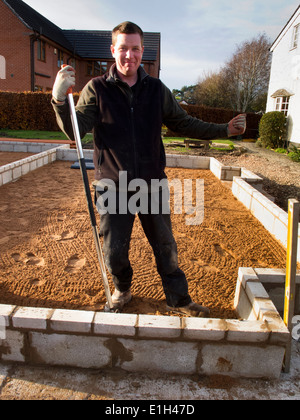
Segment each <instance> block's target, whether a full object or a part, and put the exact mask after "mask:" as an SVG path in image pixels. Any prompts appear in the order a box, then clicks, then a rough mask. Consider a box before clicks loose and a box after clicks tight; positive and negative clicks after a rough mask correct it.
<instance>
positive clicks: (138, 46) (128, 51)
mask: <svg viewBox="0 0 300 420" xmlns="http://www.w3.org/2000/svg"><path fill="white" fill-rule="evenodd" d="M111 52H112V55H113V57H114V58H115V60H116V65H117V70H118V71H119V72H120V73H121V74H122V75H123V76H125V77H132V76H134V75H136V73H137V70H138V68H139V66H140V65H141V62H142V58H143V52H144V47H143V46H142V41H141V37H140V35H139V34H119V35H118V37H117V42H116V44H115V45H112V46H111Z"/></svg>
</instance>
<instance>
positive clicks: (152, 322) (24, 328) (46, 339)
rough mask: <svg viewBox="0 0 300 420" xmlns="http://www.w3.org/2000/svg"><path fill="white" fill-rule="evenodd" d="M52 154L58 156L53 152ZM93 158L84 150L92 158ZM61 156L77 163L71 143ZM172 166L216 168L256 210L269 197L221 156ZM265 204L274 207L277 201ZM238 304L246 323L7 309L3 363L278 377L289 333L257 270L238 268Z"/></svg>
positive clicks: (0, 313) (170, 161)
mask: <svg viewBox="0 0 300 420" xmlns="http://www.w3.org/2000/svg"><path fill="white" fill-rule="evenodd" d="M49 153H50V155H52V154H53V159H54V152H52V151H50V152H49ZM92 153H93V152H92V151H85V156H86V158H91V157H92ZM44 157H45V156H43V159H44ZM55 158H57V159H61V160H69V161H75V160H77V153H76V150H69V145H67V146H62V147H60V148H57V149H55ZM37 159H41V156H39V157H37ZM40 163H41V162H40ZM23 164H28V162H23ZM167 165H168V166H173V167H186V168H193V169H210V170H212V171H213V173H214V174H215V175H216V176H217V177H218V178H219V179H221V180H227V181H232V180H233V181H234V182H233V191H234V194H237V195H238V198H239V197H240V199H241V201H242V202H243V203H244V204H245V205H248V206H250V208H251V205H252V202H253V199H254V198H255V199H257V198H256V197H259V198H260V199H261V200H262V198H261V197H260V196H258V195H255V194H259V193H258V191H257V190H256V189H254V188H252V187H251V186H250V185H249V184H248V183H247V182H246V181H244V180H243V179H242V178H240V176H245V177H246V178H247V179H249V178H250V179H252V182H256V183H258V184H259V180H257V179H255V176H254V177H253V176H252V175H253V174H251V173H250V174H249V173H245V172H243V170H241V169H240V168H234V167H224V165H222V164H220V163H219V162H218V161H216V159H214V158H207V157H194V156H179V155H167ZM27 169H28V168H27V167H26V170H27ZM29 169H30V168H29ZM237 176H238V177H237ZM264 203H265V206H266V207H267V208H268V207H269V206H270V205H271V204H272V203H270V202H269V201H268V200H267V201H266V202H264ZM255 210H256V211H255V215H256V214H257V215H258V216H260V212H259V211H258V210H257V209H255ZM279 216H280V214H279ZM279 216H278V218H279ZM281 218H283V219H284V216H283V214H281ZM235 306H236V311H237V313H238V317H239V318H241V319H242V320H218V319H197V318H183V319H180V318H178V317H158V316H147V315H128V314H105V313H96V312H91V311H69V310H60V309H56V310H54V309H45V308H24V307H17V306H12V305H0V360H2V361H13V362H19V363H32V364H39V365H41V364H42V365H43V364H45V365H64V366H75V367H82V368H97V369H99V368H119V369H122V370H124V371H129V372H131V371H135V372H136V371H143V372H145V371H151V372H152V371H155V372H159V373H163V372H167V373H178V374H205V375H215V374H218V375H227V376H232V377H251V378H267V379H273V378H278V377H279V375H280V372H281V367H282V363H283V358H284V354H285V348H286V346H287V343H288V342H289V340H290V333H289V332H288V330H287V328H286V327H285V325H284V323H283V321H282V319H281V318H280V316H279V314H278V312H277V309H276V307H275V306H274V304H273V302H272V301H271V300H270V298H269V295H268V293H267V292H266V290H265V288H264V287H263V286H262V283H261V282H260V279H259V276H258V275H257V273H256V272H255V271H254V270H253V269H248V268H241V269H240V270H239V276H238V280H237V288H236V296H235Z"/></svg>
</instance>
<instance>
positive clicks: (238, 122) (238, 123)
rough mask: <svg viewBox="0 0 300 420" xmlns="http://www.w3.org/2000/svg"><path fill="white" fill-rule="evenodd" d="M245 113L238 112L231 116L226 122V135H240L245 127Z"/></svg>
mask: <svg viewBox="0 0 300 420" xmlns="http://www.w3.org/2000/svg"><path fill="white" fill-rule="evenodd" d="M246 118H247V114H240V115H238V116H237V117H235V118H233V120H231V121H230V122H229V124H228V137H232V136H241V135H242V134H244V133H245V131H246V128H247V122H246Z"/></svg>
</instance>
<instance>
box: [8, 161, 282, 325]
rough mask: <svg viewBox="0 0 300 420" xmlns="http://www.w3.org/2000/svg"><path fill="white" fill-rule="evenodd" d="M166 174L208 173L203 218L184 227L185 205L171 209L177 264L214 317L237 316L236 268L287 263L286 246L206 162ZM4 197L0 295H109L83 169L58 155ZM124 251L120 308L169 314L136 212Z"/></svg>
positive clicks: (76, 299)
mask: <svg viewBox="0 0 300 420" xmlns="http://www.w3.org/2000/svg"><path fill="white" fill-rule="evenodd" d="M167 175H168V177H169V179H173V178H178V179H181V180H183V179H197V178H202V179H204V180H205V218H204V222H203V223H202V224H201V225H200V226H186V224H185V217H186V215H185V214H183V215H173V216H172V222H173V230H174V235H175V239H176V241H177V244H178V250H179V263H180V267H181V268H182V269H183V270H184V271H185V273H186V276H187V278H188V282H189V289H190V294H191V296H192V298H193V299H194V300H195V301H197V302H199V303H202V304H204V305H206V306H208V307H210V309H211V312H212V317H217V318H234V317H235V313H234V311H233V299H234V293H235V287H236V280H237V273H238V268H239V267H274V268H275V267H276V268H283V267H284V264H285V254H286V253H285V250H284V248H283V247H282V246H281V245H280V244H279V243H278V242H277V241H276V240H275V239H274V238H273V237H272V236H271V235H270V234H269V233H268V232H267V231H266V230H265V229H264V228H263V227H262V225H261V224H260V223H259V222H258V221H257V220H256V219H255V218H254V217H253V216H252V215H251V214H250V213H249V211H248V210H247V209H246V208H245V207H244V206H243V205H242V204H241V203H239V202H238V201H237V200H236V199H235V198H234V197H233V195H232V193H231V191H230V190H229V189H227V188H226V187H224V186H223V185H222V183H221V182H220V181H219V180H218V179H217V178H216V177H215V176H214V175H213V174H212V173H211V172H210V171H205V170H186V169H167ZM89 177H90V180H91V181H92V180H93V171H91V172H89ZM0 197H1V200H0V220H1V224H0V303H5V304H15V305H20V306H34V307H49V308H69V309H88V310H90V309H92V310H102V309H103V305H104V303H105V294H104V289H103V286H102V282H101V276H100V272H99V269H98V262H97V257H96V254H95V250H94V243H93V238H92V231H91V226H90V220H89V216H88V213H87V205H86V199H85V195H84V191H83V186H82V181H81V175H80V171H76V170H71V169H70V163H68V162H54V163H53V164H50V165H47V166H46V167H44V168H41V169H38V170H36V171H34V172H33V173H30V174H28V175H26V176H24V177H23V178H21V179H20V180H18V181H17V182H15V183H12V184H9V185H5V186H2V187H1V188H0ZM97 217H98V216H97ZM130 259H131V262H132V266H133V270H134V278H133V294H134V299H133V301H132V302H131V303H130V304H129V305H128V307H127V308H126V310H125V312H128V313H140V314H163V315H165V314H166V312H165V296H164V293H163V289H162V286H161V281H160V277H159V275H158V274H157V271H156V266H155V260H154V257H153V253H152V250H151V248H150V246H149V244H148V242H147V240H146V239H145V235H144V233H143V231H142V228H141V226H140V222H139V220H138V218H137V219H136V222H135V226H134V230H133V235H132V241H131V250H130ZM109 278H110V276H109ZM111 289H113V285H112V283H111Z"/></svg>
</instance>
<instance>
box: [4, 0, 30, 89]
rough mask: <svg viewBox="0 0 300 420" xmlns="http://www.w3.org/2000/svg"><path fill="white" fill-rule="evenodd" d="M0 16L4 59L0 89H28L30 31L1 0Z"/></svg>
mask: <svg viewBox="0 0 300 420" xmlns="http://www.w3.org/2000/svg"><path fill="white" fill-rule="evenodd" d="M0 16H1V25H0V40H1V44H0V55H1V56H3V57H4V59H5V79H2V78H1V79H0V90H4V91H25V90H30V89H31V81H30V38H29V37H30V34H31V31H30V30H29V29H27V27H26V26H25V25H24V24H23V23H22V22H21V21H20V20H19V19H18V18H17V17H16V16H15V15H14V14H13V12H12V11H11V10H10V9H9V8H8V7H7V6H6V5H5V4H4V3H3V2H0Z"/></svg>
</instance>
